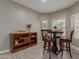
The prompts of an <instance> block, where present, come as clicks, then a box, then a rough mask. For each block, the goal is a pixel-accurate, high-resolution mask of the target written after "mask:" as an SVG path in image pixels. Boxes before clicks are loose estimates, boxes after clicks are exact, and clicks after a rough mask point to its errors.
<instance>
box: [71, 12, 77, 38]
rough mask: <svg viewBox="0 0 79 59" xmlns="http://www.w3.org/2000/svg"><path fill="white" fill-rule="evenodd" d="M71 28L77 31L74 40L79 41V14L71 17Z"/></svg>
mask: <svg viewBox="0 0 79 59" xmlns="http://www.w3.org/2000/svg"><path fill="white" fill-rule="evenodd" d="M71 27H72V28H74V29H75V35H74V38H76V39H79V13H76V14H74V15H72V16H71Z"/></svg>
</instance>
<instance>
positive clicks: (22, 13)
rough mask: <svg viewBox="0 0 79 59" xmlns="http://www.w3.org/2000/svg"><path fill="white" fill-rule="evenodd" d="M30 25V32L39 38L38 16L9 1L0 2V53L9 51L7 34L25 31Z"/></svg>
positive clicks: (1, 0) (0, 0)
mask: <svg viewBox="0 0 79 59" xmlns="http://www.w3.org/2000/svg"><path fill="white" fill-rule="evenodd" d="M29 23H31V24H32V28H31V31H34V32H38V37H39V36H40V19H39V14H38V13H36V12H34V11H32V10H30V9H28V8H25V7H23V6H21V5H19V4H16V3H14V2H12V1H11V0H0V51H2V50H6V49H9V43H10V41H9V40H10V39H9V34H10V33H11V32H17V31H19V30H27V29H26V25H27V24H29Z"/></svg>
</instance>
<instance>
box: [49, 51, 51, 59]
mask: <svg viewBox="0 0 79 59" xmlns="http://www.w3.org/2000/svg"><path fill="white" fill-rule="evenodd" d="M49 59H51V51H49Z"/></svg>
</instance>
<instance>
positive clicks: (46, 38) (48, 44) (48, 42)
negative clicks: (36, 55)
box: [41, 29, 52, 59]
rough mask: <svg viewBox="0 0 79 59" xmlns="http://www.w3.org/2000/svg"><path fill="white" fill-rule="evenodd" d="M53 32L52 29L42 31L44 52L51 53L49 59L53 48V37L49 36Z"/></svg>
mask: <svg viewBox="0 0 79 59" xmlns="http://www.w3.org/2000/svg"><path fill="white" fill-rule="evenodd" d="M49 31H51V30H50V29H42V30H41V32H42V40H43V41H44V46H43V48H44V51H43V54H44V53H45V51H47V52H48V53H49V59H51V48H52V40H51V38H52V36H51V34H49V33H48V32H49Z"/></svg>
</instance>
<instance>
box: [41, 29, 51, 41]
mask: <svg viewBox="0 0 79 59" xmlns="http://www.w3.org/2000/svg"><path fill="white" fill-rule="evenodd" d="M51 31H52V30H51V29H41V33H42V40H43V41H44V40H46V37H47V36H49V32H51ZM50 36H51V37H52V35H50Z"/></svg>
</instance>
